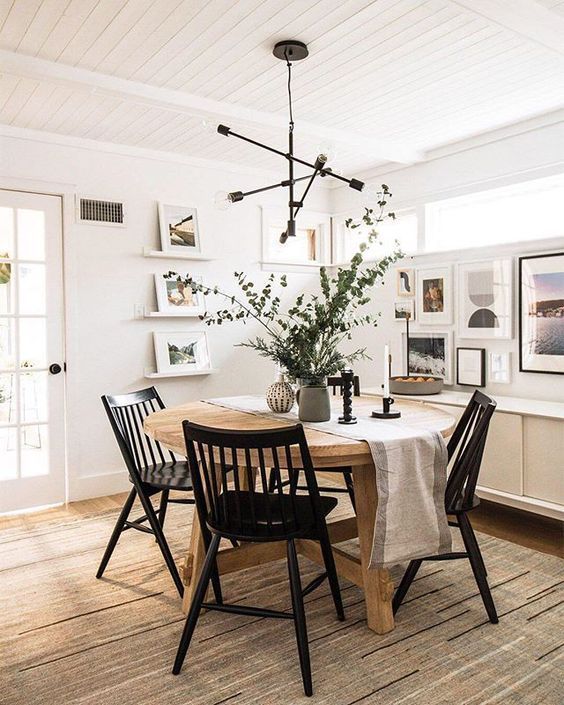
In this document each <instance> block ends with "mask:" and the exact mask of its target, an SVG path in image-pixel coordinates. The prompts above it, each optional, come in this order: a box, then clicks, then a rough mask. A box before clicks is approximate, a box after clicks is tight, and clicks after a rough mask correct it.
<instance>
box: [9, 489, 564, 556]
mask: <svg viewBox="0 0 564 705" xmlns="http://www.w3.org/2000/svg"><path fill="white" fill-rule="evenodd" d="M126 496H127V495H126V493H123V494H116V495H112V496H110V497H97V498H96V499H87V500H84V501H81V502H72V503H70V504H68V505H67V506H61V507H55V508H53V509H47V510H44V511H40V512H32V513H30V514H18V515H15V516H4V517H1V516H0V531H1V530H2V529H3V528H16V527H17V528H29V529H33V528H35V527H38V526H41V525H44V524H46V523H56V522H58V521H65V520H68V519H80V518H85V517H88V516H89V515H92V514H95V513H97V512H100V511H103V510H105V509H112V508H115V509H119V508H120V507H121V506H122V504H123V502H124V501H125V498H126ZM470 516H471V520H472V525H473V526H474V528H475V529H476V530H477V531H481V532H482V533H484V534H489V535H490V536H495V537H496V538H500V539H504V540H505V541H511V542H512V543H516V544H518V545H520V546H525V547H526V548H532V549H534V550H535V551H541V552H542V553H548V554H550V555H552V556H558V557H560V558H564V522H562V521H558V520H557V519H550V518H548V517H543V516H540V515H539V514H533V513H531V512H524V511H521V510H519V509H513V508H512V507H505V506H503V505H501V504H495V503H494V502H486V501H484V500H483V501H482V503H481V504H480V506H479V507H478V508H477V509H475V510H474V511H473V512H472V513H471V515H470Z"/></svg>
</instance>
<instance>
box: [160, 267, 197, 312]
mask: <svg viewBox="0 0 564 705" xmlns="http://www.w3.org/2000/svg"><path fill="white" fill-rule="evenodd" d="M155 290H156V292H157V310H158V312H159V313H166V314H167V316H203V315H204V313H205V312H206V297H205V296H204V295H203V294H202V293H201V292H200V291H192V289H191V288H190V287H189V286H186V285H185V284H184V283H183V282H179V281H177V280H176V278H175V279H165V278H164V276H163V275H162V274H155Z"/></svg>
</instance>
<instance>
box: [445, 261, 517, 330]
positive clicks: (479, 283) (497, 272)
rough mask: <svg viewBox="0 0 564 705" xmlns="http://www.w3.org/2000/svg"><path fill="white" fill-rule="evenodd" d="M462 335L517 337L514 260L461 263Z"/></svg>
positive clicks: (459, 322)
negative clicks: (515, 334)
mask: <svg viewBox="0 0 564 705" xmlns="http://www.w3.org/2000/svg"><path fill="white" fill-rule="evenodd" d="M457 273H458V336H459V337H460V338H496V339H498V340H503V339H505V340H509V339H511V338H512V337H513V320H512V319H513V316H512V311H513V295H512V294H513V287H512V281H513V267H512V261H511V259H510V258H505V259H497V260H496V259H494V260H486V261H483V262H468V263H465V264H459V265H458V268H457Z"/></svg>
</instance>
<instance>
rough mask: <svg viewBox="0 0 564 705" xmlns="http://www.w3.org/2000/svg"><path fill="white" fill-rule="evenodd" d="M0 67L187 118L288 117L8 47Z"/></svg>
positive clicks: (308, 126)
mask: <svg viewBox="0 0 564 705" xmlns="http://www.w3.org/2000/svg"><path fill="white" fill-rule="evenodd" d="M0 66H1V70H2V73H6V74H11V75H14V76H21V77H26V78H31V79H35V80H37V81H48V82H50V83H57V84H60V85H65V86H67V87H69V88H73V89H75V90H82V91H86V92H88V93H90V94H92V93H96V94H98V95H104V96H109V97H114V98H118V99H121V100H124V101H130V102H134V103H137V104H143V105H147V106H150V107H155V108H161V109H163V110H170V111H172V112H175V113H184V114H186V115H189V116H191V117H196V118H202V119H208V120H211V121H217V122H224V123H227V124H228V125H229V126H231V124H230V121H233V122H234V123H235V124H237V125H242V126H248V127H250V128H253V127H257V126H260V127H261V128H263V129H264V127H270V128H285V129H287V126H288V119H287V117H286V116H284V115H280V114H279V113H272V112H267V111H262V110H254V109H252V108H247V107H245V106H242V105H236V104H233V103H227V102H223V101H217V100H212V99H210V98H205V97H203V96H199V95H195V94H192V93H184V92H183V91H175V90H169V89H168V88H160V87H158V86H151V85H149V84H147V83H140V82H138V81H130V80H128V79H123V78H118V77H117V76H109V75H107V74H102V73H98V72H95V71H88V70H86V69H81V68H77V67H75V66H68V65H66V64H60V63H57V62H55V61H47V60H45V59H40V58H37V57H34V56H27V55H25V54H18V53H15V52H11V51H6V50H0ZM297 129H298V130H299V131H300V133H301V134H304V135H309V136H311V137H315V138H316V139H318V140H331V141H332V142H336V143H339V144H343V145H345V144H346V145H351V146H354V147H358V148H359V149H362V151H363V152H365V153H366V152H367V151H370V152H371V153H372V155H373V156H374V159H375V160H379V159H384V160H386V161H390V162H396V163H400V164H413V163H414V162H418V161H421V160H422V159H423V155H422V154H421V153H420V152H418V151H417V150H415V149H410V148H409V147H406V146H405V145H403V144H398V143H395V142H392V141H389V140H386V139H379V138H376V137H373V136H370V135H365V134H359V133H355V132H349V131H348V130H340V129H336V128H332V127H328V126H325V125H319V124H316V123H312V122H308V121H305V120H300V121H299V123H298V125H297Z"/></svg>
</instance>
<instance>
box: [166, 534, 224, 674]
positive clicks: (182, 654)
mask: <svg viewBox="0 0 564 705" xmlns="http://www.w3.org/2000/svg"><path fill="white" fill-rule="evenodd" d="M220 540H221V537H220V536H219V535H218V534H214V535H213V536H212V540H211V542H210V547H209V548H208V551H207V553H206V559H205V561H204V565H203V567H202V572H201V574H200V579H199V580H198V585H197V586H196V590H195V592H194V597H193V599H192V604H191V605H190V611H189V612H188V617H187V618H186V622H185V624H184V629H183V631H182V636H181V638H180V643H179V644H178V651H177V652H176V658H175V659H174V666H173V668H172V672H173V673H174V675H175V676H177V675H178V674H179V673H180V669H181V668H182V664H183V663H184V659H185V658H186V653H187V651H188V647H189V646H190V641H191V640H192V635H193V634H194V629H195V628H196V622H197V621H198V617H199V616H200V611H201V609H202V602H203V601H204V598H205V596H206V592H207V589H208V584H209V582H210V577H211V574H212V571H213V568H214V565H215V557H216V555H217V549H218V548H219V542H220Z"/></svg>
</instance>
